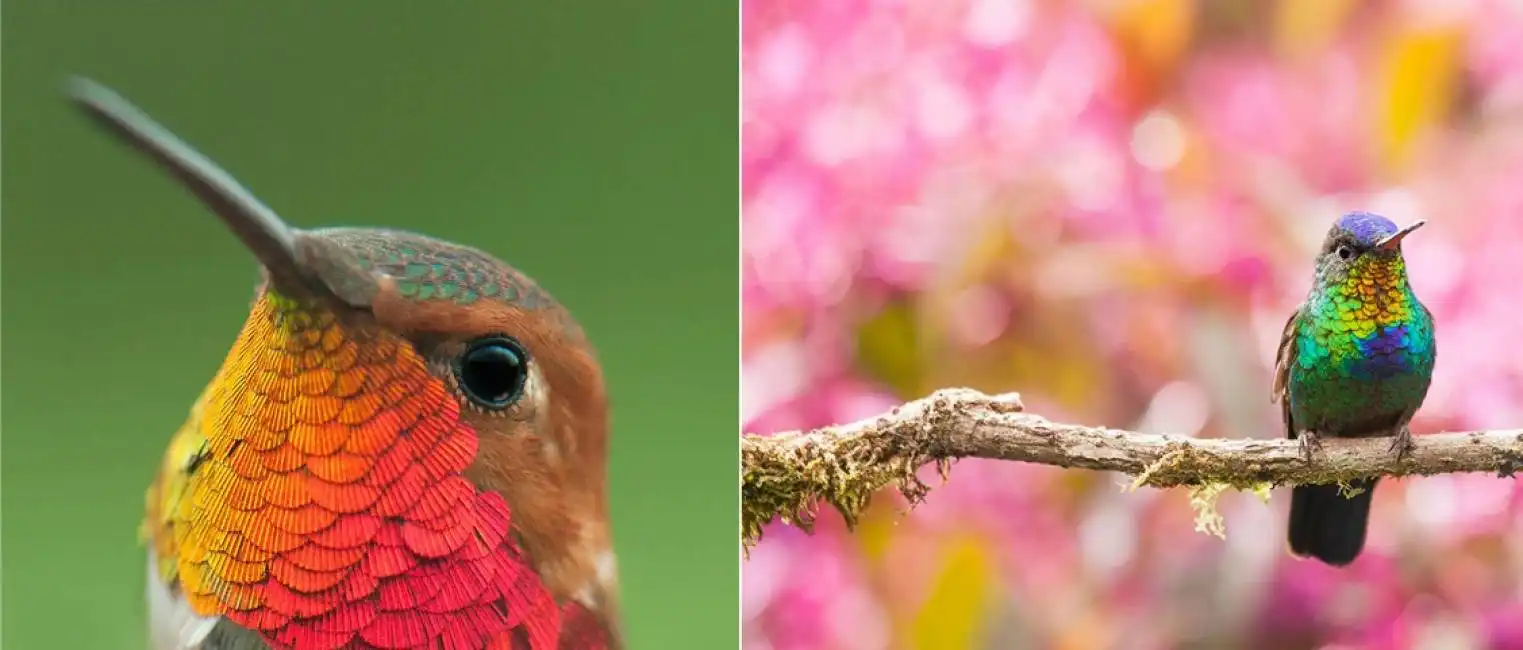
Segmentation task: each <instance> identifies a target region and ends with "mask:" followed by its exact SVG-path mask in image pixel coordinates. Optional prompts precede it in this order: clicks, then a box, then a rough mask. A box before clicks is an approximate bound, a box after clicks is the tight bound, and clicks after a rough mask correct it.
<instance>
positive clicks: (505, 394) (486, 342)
mask: <svg viewBox="0 0 1523 650" xmlns="http://www.w3.org/2000/svg"><path fill="white" fill-rule="evenodd" d="M455 374H456V376H457V377H458V378H459V379H460V389H461V390H463V391H465V395H466V397H469V398H471V401H473V402H475V403H477V404H480V405H482V406H485V407H487V408H493V409H501V408H507V407H508V406H511V405H512V404H513V403H514V402H516V401H518V398H519V397H522V396H523V393H524V382H525V381H526V380H528V378H529V355H528V353H526V352H524V348H523V346H522V345H519V343H518V341H515V340H513V339H510V338H508V337H506V336H494V337H491V338H484V339H477V340H475V341H472V342H471V344H470V345H469V346H467V347H466V348H465V352H464V353H462V354H461V355H460V360H459V361H458V362H457V363H456V365H455Z"/></svg>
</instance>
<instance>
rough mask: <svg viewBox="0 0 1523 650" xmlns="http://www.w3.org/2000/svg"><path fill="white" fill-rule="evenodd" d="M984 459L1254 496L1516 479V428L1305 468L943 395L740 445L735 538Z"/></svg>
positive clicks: (1375, 442)
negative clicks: (1315, 486)
mask: <svg viewBox="0 0 1523 650" xmlns="http://www.w3.org/2000/svg"><path fill="white" fill-rule="evenodd" d="M959 458H990V459H1000V460H1013V461H1022V462H1028V463H1040V464H1044V465H1054V466H1057V467H1067V468H1075V469H1091V470H1108V471H1117V472H1124V473H1126V474H1128V475H1130V476H1133V477H1134V478H1135V481H1134V487H1144V486H1147V487H1156V488H1169V487H1176V486H1192V487H1194V488H1196V490H1197V491H1200V488H1202V487H1203V486H1204V487H1209V488H1211V489H1210V490H1209V491H1210V492H1213V494H1214V493H1219V492H1220V491H1221V490H1222V489H1224V488H1225V487H1230V488H1233V489H1237V490H1243V491H1251V492H1256V493H1260V494H1263V493H1264V492H1265V491H1266V490H1267V488H1268V487H1273V486H1280V485H1293V484H1303V483H1322V484H1331V483H1347V482H1349V481H1352V480H1354V479H1359V478H1367V477H1372V476H1413V475H1421V476H1426V475H1432V474H1448V473H1456V472H1490V473H1495V474H1497V475H1498V476H1504V477H1510V476H1512V475H1513V473H1514V472H1516V471H1518V470H1523V429H1508V430H1497V431H1470V432H1458V433H1438V434H1432V435H1424V436H1416V437H1415V439H1414V448H1413V449H1412V451H1411V452H1410V453H1408V454H1406V455H1405V456H1404V457H1402V458H1400V459H1398V458H1397V456H1396V454H1395V453H1392V452H1391V451H1390V440H1389V439H1388V438H1371V439H1362V440H1361V439H1355V440H1343V439H1324V440H1323V441H1322V445H1321V447H1320V448H1319V449H1317V450H1316V451H1315V452H1314V453H1313V455H1312V458H1311V460H1310V461H1307V459H1306V458H1305V456H1303V454H1302V451H1301V446H1300V444H1299V443H1298V442H1297V441H1295V440H1290V439H1283V438H1281V439H1222V438H1188V437H1184V436H1177V435H1164V434H1150V433H1138V432H1135V431H1123V430H1118V429H1106V428H1102V427H1086V426H1080V425H1075V424H1063V423H1059V422H1052V421H1050V420H1047V419H1046V418H1043V417H1041V416H1039V415H1034V414H1030V413H1026V412H1024V407H1023V406H1022V404H1021V400H1020V397H1019V396H1018V395H1016V394H1013V393H1012V394H1005V395H995V396H991V395H985V394H983V393H980V392H978V391H974V390H970V389H966V388H949V389H943V390H939V391H936V392H934V393H932V394H931V395H929V396H927V397H925V398H922V399H918V400H915V401H912V402H908V403H906V404H904V405H902V406H899V407H897V408H895V409H893V410H892V411H889V412H888V413H884V414H882V415H879V416H877V417H872V418H867V419H865V420H859V421H857V422H853V423H851V424H844V425H838V426H830V427H824V428H820V429H815V430H813V431H807V432H804V431H789V432H784V433H778V434H773V435H766V436H761V435H754V434H746V435H744V436H742V437H741V502H742V503H741V541H742V543H743V545H744V547H745V548H747V549H749V548H750V547H751V546H752V545H754V544H755V543H756V542H757V541H758V540H760V539H761V534H762V527H763V526H765V525H767V524H768V523H769V522H771V521H773V520H778V519H780V520H782V521H784V522H787V523H789V524H792V525H795V526H798V527H800V528H802V529H804V530H805V531H809V530H811V529H812V525H813V523H814V514H815V512H816V510H815V509H816V508H817V507H818V504H819V503H820V502H821V501H823V502H825V503H828V504H830V505H831V506H832V507H834V508H835V509H836V510H837V511H839V512H840V513H841V515H842V517H844V518H845V520H846V523H847V525H848V526H850V525H853V524H855V523H856V520H857V517H858V516H859V515H860V514H861V513H862V511H863V510H864V509H865V508H866V507H867V504H868V502H869V501H870V500H871V499H872V496H873V494H875V493H877V492H878V491H879V490H881V489H883V488H885V487H889V486H893V487H895V488H897V489H898V490H899V491H900V492H901V493H903V494H904V496H905V498H906V499H908V501H909V503H910V505H911V506H913V505H915V504H917V503H919V502H920V501H921V500H923V499H924V498H925V495H926V494H927V492H929V490H930V486H928V485H926V484H925V483H924V482H923V481H921V480H920V479H919V477H918V476H917V471H918V470H919V469H920V468H921V467H923V466H925V465H927V464H932V463H934V464H936V466H937V469H938V470H939V471H940V472H941V474H942V477H943V478H946V476H947V472H948V470H949V468H950V464H951V462H952V461H954V460H956V459H959Z"/></svg>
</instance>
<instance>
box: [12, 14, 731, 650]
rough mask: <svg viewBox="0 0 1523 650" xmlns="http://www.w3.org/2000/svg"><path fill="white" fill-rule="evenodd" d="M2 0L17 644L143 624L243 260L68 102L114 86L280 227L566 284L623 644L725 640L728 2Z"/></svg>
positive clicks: (238, 303) (248, 268) (245, 273)
mask: <svg viewBox="0 0 1523 650" xmlns="http://www.w3.org/2000/svg"><path fill="white" fill-rule="evenodd" d="M577 7H578V5H577V4H575V3H544V4H537V3H507V2H487V1H473V2H459V1H454V2H436V3H423V2H395V1H393V2H375V1H372V2H323V3H296V2H270V1H265V2H242V3H203V2H192V1H189V0H180V1H173V2H170V1H152V2H148V1H140V2H109V1H106V0H97V1H95V2H60V1H56V0H7V1H6V2H5V3H4V37H3V41H0V42H3V52H0V57H3V64H4V69H3V91H0V92H3V100H4V101H3V117H4V134H3V138H0V142H3V161H0V162H3V165H4V178H3V206H0V210H3V220H4V222H3V226H4V229H3V238H0V241H3V252H0V261H3V270H0V277H3V296H4V311H3V318H4V320H3V335H4V344H5V345H4V351H3V373H4V380H5V383H4V388H5V390H4V406H5V408H4V410H3V423H0V427H3V435H4V438H3V442H4V447H3V456H0V457H3V480H4V483H3V491H0V494H3V507H4V510H3V514H4V526H3V530H4V536H3V543H4V560H5V561H4V572H3V578H4V600H3V603H4V631H3V644H4V646H5V647H7V648H17V649H18V650H25V649H28V648H48V647H60V646H59V639H66V640H67V643H65V645H67V646H68V647H70V648H77V649H90V648H111V649H112V650H116V649H119V648H131V647H140V646H141V644H143V643H144V639H145V638H146V637H145V631H144V627H143V620H142V618H143V604H142V602H141V598H142V596H141V594H142V583H143V576H144V565H143V564H144V555H143V551H142V550H141V549H140V548H139V546H138V543H137V539H136V529H137V524H138V521H139V517H140V516H141V512H142V506H143V489H144V488H145V486H146V485H147V483H148V481H149V479H150V477H151V475H152V474H153V472H154V471H155V468H156V466H157V462H158V459H159V454H160V453H161V451H162V446H163V444H164V443H165V442H166V441H167V439H168V437H169V435H170V433H171V431H172V430H173V429H174V428H175V427H176V426H178V425H179V423H180V422H181V421H182V419H183V418H184V417H185V414H186V411H187V409H188V408H189V406H190V403H191V401H192V400H193V399H194V398H195V397H196V395H197V394H198V391H199V390H200V389H201V388H202V386H203V385H204V383H205V382H206V381H208V380H209V379H210V377H211V375H212V373H213V372H214V371H215V370H216V368H217V365H218V363H219V362H220V361H221V360H222V357H223V355H224V354H225V353H226V351H227V348H228V346H229V345H230V344H231V343H232V340H233V337H234V335H235V334H236V333H237V330H238V328H239V326H240V325H241V323H242V319H243V317H244V315H245V314H246V309H247V307H248V303H249V299H250V297H251V295H252V294H251V291H252V286H253V282H254V280H255V278H256V267H255V266H254V262H253V260H252V258H251V257H250V256H249V255H247V254H246V253H245V252H244V251H243V250H242V249H241V248H240V247H239V245H238V243H237V241H236V240H235V239H234V238H233V236H232V235H231V234H230V233H228V232H227V231H226V230H225V229H224V227H223V226H222V225H221V224H220V223H218V222H217V221H216V220H215V219H214V218H212V217H211V216H210V215H209V214H208V213H207V212H206V211H205V210H203V209H202V208H201V207H200V206H199V204H197V203H196V202H195V201H194V200H193V199H191V198H190V197H189V196H188V195H187V194H186V193H185V192H184V191H182V190H181V189H180V188H179V187H177V186H176V185H175V184H174V183H172V182H171V181H169V180H168V179H167V178H166V177H165V176H163V175H162V174H161V173H160V172H159V171H158V170H156V169H154V168H152V167H150V166H149V164H148V163H146V162H145V161H144V160H143V159H140V158H138V157H137V156H136V155H135V154H133V153H132V152H130V151H129V150H127V149H125V148H123V147H121V146H119V145H118V144H117V143H116V142H114V141H112V140H110V139H108V137H107V136H106V135H105V134H103V133H102V132H100V131H98V130H96V129H95V128H94V127H93V126H92V125H91V124H89V123H87V122H86V121H85V120H83V119H82V118H81V117H80V116H79V115H77V114H75V113H73V112H71V111H70V109H69V108H68V106H67V105H66V104H65V103H64V102H63V101H62V99H61V97H60V93H59V88H60V82H62V81H63V79H64V77H65V75H67V74H69V73H76V72H77V73H82V74H86V75H89V76H92V77H94V78H96V79H97V80H99V81H101V82H103V83H106V84H107V85H110V86H112V87H114V88H115V89H116V90H118V91H119V92H121V93H122V94H123V95H125V96H126V97H127V98H128V99H130V100H132V101H133V102H135V103H137V104H138V105H139V106H141V107H142V108H144V109H145V110H146V111H148V112H149V113H150V114H151V115H153V116H154V117H155V118H157V119H158V120H160V121H161V122H163V123H165V124H166V125H167V126H169V127H170V128H171V129H173V130H174V131H176V132H177V133H178V134H179V135H180V136H181V137H184V138H185V139H186V140H188V141H190V142H191V143H192V144H193V145H195V146H196V147H198V148H199V149H201V150H202V151H203V152H204V153H206V154H207V155H208V156H210V157H211V158H213V159H215V160H217V161H218V162H220V163H221V164H222V165H224V166H225V167H227V168H228V169H229V171H231V172H232V173H233V174H234V175H235V176H237V177H238V178H239V179H240V180H242V181H243V182H244V183H245V184H247V185H249V186H250V188H251V189H252V190H253V191H254V192H255V193H256V194H257V195H259V196H260V197H261V198H262V199H264V200H265V202H267V203H269V204H270V205H271V206H272V207H274V208H275V209H276V210H277V211H280V212H281V213H282V214H283V215H284V216H285V217H286V218H287V219H289V220H290V221H292V222H293V223H294V224H296V225H298V226H318V225H384V226H390V227H400V228H409V229H415V230H419V231H423V232H426V233H428V234H431V235H435V236H439V237H443V238H446V239H451V240H456V241H462V242H466V243H470V244H473V245H476V246H479V247H482V248H485V249H487V250H489V251H491V252H493V253H495V254H497V255H499V256H500V257H502V258H504V259H506V260H508V261H509V262H510V263H512V264H514V265H515V266H517V267H519V268H520V269H523V270H524V271H526V272H527V273H529V274H530V275H532V276H533V277H535V278H536V279H537V280H539V281H540V283H541V284H543V285H544V286H546V287H547V288H548V289H549V290H550V291H551V292H553V293H554V294H555V295H556V297H557V298H559V299H560V300H561V301H562V302H564V303H566V304H567V305H568V306H569V307H570V309H571V310H572V312H573V313H575V314H576V316H577V317H578V319H579V320H580V321H581V322H582V324H583V325H584V326H585V327H586V329H587V331H588V333H589V335H590V336H591V337H592V340H593V342H594V343H595V344H596V345H597V347H598V349H599V352H600V354H601V358H602V361H603V363H604V366H605V369H606V372H607V376H608V380H609V384H610V394H611V396H612V399H613V402H614V404H613V409H614V439H613V442H612V446H613V452H612V467H611V470H610V471H611V474H612V476H611V481H612V495H611V499H612V505H613V511H614V526H615V528H614V534H615V536H616V540H617V544H618V548H619V554H620V564H621V578H622V587H623V588H622V593H623V599H624V619H625V621H624V622H625V628H626V632H627V635H628V641H629V643H630V646H631V647H633V648H636V649H639V648H717V647H727V646H733V644H734V643H736V639H737V638H738V636H739V635H738V630H737V625H738V616H737V614H736V612H737V607H738V605H737V593H738V584H737V583H738V575H739V574H738V569H737V555H736V546H735V531H736V527H737V521H736V520H737V515H736V503H737V500H738V495H737V491H736V490H737V488H736V480H735V467H736V462H737V461H736V456H737V452H736V448H735V439H734V438H733V437H732V436H729V435H722V434H723V432H728V431H732V430H733V429H734V427H735V423H736V421H737V418H738V414H737V405H736V399H737V388H736V387H737V383H738V380H737V379H736V377H737V374H736V373H737V370H736V363H737V362H736V359H737V349H738V330H739V323H738V307H737V305H738V299H737V297H736V290H737V289H736V287H737V281H736V268H737V267H736V250H737V237H738V230H737V216H736V205H737V203H738V201H737V193H738V187H737V173H736V164H737V159H738V152H737V147H738V138H737V135H736V119H737V117H736V116H737V115H738V110H739V109H738V83H739V82H738V79H737V75H738V65H737V61H736V57H737V48H736V31H735V30H736V27H735V26H736V24H737V21H738V18H737V10H738V5H737V4H736V3H706V2H688V3H683V2H667V3H665V4H662V5H657V4H652V3H637V2H632V1H616V2H603V3H597V4H595V5H586V6H583V7H582V8H580V9H578V8H577Z"/></svg>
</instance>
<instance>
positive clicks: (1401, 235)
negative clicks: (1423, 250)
mask: <svg viewBox="0 0 1523 650" xmlns="http://www.w3.org/2000/svg"><path fill="white" fill-rule="evenodd" d="M1425 223H1428V222H1426V221H1423V220H1421V219H1419V220H1417V221H1414V222H1412V225H1410V226H1407V227H1406V228H1402V229H1401V230H1398V231H1396V234H1394V235H1391V236H1390V237H1386V238H1385V239H1382V240H1380V241H1379V242H1377V243H1376V244H1375V248H1377V249H1379V250H1383V251H1393V250H1396V249H1397V248H1400V247H1401V240H1403V239H1406V237H1407V235H1410V234H1412V231H1414V230H1417V229H1418V228H1421V227H1423V224H1425Z"/></svg>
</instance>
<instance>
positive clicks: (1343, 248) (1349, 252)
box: [1338, 244, 1354, 260]
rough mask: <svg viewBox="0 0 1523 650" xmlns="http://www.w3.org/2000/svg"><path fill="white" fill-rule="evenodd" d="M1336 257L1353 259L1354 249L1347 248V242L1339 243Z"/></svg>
mask: <svg viewBox="0 0 1523 650" xmlns="http://www.w3.org/2000/svg"><path fill="white" fill-rule="evenodd" d="M1338 257H1341V258H1343V259H1346V260H1351V259H1354V249H1352V248H1349V247H1348V245H1347V244H1339V245H1338Z"/></svg>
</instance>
